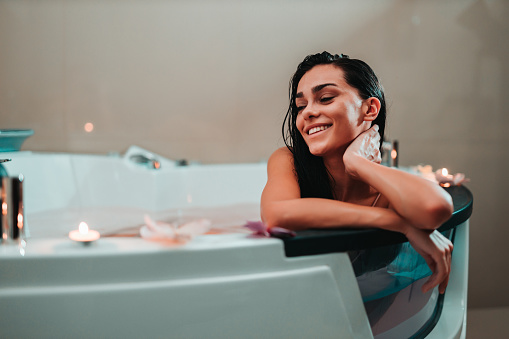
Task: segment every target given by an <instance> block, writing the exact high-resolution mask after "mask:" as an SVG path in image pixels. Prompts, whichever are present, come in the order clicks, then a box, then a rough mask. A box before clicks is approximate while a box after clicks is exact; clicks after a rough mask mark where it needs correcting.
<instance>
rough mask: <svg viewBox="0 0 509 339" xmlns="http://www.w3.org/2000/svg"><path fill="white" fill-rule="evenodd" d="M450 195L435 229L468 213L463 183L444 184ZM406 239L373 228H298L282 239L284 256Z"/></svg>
mask: <svg viewBox="0 0 509 339" xmlns="http://www.w3.org/2000/svg"><path fill="white" fill-rule="evenodd" d="M444 189H445V190H446V191H447V192H448V193H449V194H450V195H451V197H452V200H453V205H454V212H453V214H452V216H451V218H450V219H449V220H448V221H446V222H445V223H444V224H443V225H442V226H440V228H439V229H438V230H439V231H441V232H442V231H446V230H449V229H451V228H454V227H456V226H458V225H461V224H462V223H464V222H465V221H467V220H468V218H470V215H471V214H472V206H473V200H474V199H473V196H472V193H471V192H470V190H469V189H468V188H466V187H465V186H452V187H444ZM406 241H407V238H406V237H405V236H404V235H403V234H401V233H397V232H392V231H386V230H381V229H374V228H363V229H352V228H341V229H339V228H338V229H326V230H325V229H310V230H304V231H298V232H297V236H295V237H293V238H287V239H285V240H284V247H285V253H286V256H287V257H297V256H304V255H313V254H326V253H333V252H345V251H351V250H358V249H368V248H374V247H379V246H385V245H394V244H398V243H403V242H406Z"/></svg>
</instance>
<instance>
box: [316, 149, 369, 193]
mask: <svg viewBox="0 0 509 339" xmlns="http://www.w3.org/2000/svg"><path fill="white" fill-rule="evenodd" d="M336 154H337V155H334V156H329V157H324V158H323V161H324V164H325V167H326V168H327V170H328V171H329V175H330V176H331V177H332V180H333V182H332V192H333V194H334V198H335V199H337V200H339V201H345V202H358V201H359V200H362V199H365V198H366V197H368V196H369V195H370V193H371V187H370V186H369V185H368V184H366V183H365V182H363V181H360V180H358V179H356V178H354V177H352V176H351V175H349V174H347V173H346V170H345V163H344V162H343V154H344V151H342V152H337V153H336Z"/></svg>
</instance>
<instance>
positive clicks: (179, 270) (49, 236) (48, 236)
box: [0, 147, 468, 338]
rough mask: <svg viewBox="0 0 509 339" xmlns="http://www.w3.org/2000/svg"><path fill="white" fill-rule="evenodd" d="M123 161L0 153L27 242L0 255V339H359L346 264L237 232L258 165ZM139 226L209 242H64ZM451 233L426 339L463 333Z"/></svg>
mask: <svg viewBox="0 0 509 339" xmlns="http://www.w3.org/2000/svg"><path fill="white" fill-rule="evenodd" d="M134 152H146V151H144V150H141V149H138V148H136V147H134V148H132V149H130V151H128V153H127V154H126V155H125V156H118V155H117V156H103V155H76V154H52V153H35V152H34V153H32V152H13V153H0V154H1V157H2V158H12V162H10V163H8V164H6V166H5V167H6V169H7V170H8V172H9V174H10V175H17V174H18V173H23V175H24V177H25V180H24V203H25V221H26V226H27V227H28V230H29V232H30V237H29V238H28V239H27V241H26V242H27V244H26V247H25V248H24V249H23V251H22V252H20V248H19V246H18V245H16V244H14V245H2V246H0V337H1V338H163V337H164V338H338V337H341V338H372V337H373V335H372V332H371V329H370V325H369V322H368V319H367V317H366V312H365V310H364V307H363V302H362V297H361V294H360V292H359V289H358V287H357V281H356V278H355V275H354V272H353V269H352V266H351V263H350V259H349V257H348V254H347V253H345V252H342V253H330V254H321V255H308V256H299V257H292V258H289V257H286V256H285V251H284V246H283V242H282V241H281V240H279V239H266V238H253V237H251V236H250V235H249V234H248V233H247V232H246V231H245V230H244V229H243V228H242V227H241V226H242V224H243V223H244V222H245V221H246V220H253V219H259V209H258V204H259V197H260V194H261V191H262V189H263V186H264V184H265V180H266V174H265V173H266V172H265V171H266V164H264V163H259V164H237V165H234V164H232V165H190V166H185V167H179V166H176V165H175V163H174V162H172V161H170V160H167V159H163V158H159V160H160V161H161V168H160V169H158V170H154V169H149V168H147V167H144V166H141V165H139V164H136V163H133V162H132V161H130V160H129V155H131V154H132V153H134ZM144 214H149V215H150V216H151V217H152V218H153V219H156V220H172V219H176V218H180V219H181V220H189V219H193V218H198V217H206V218H209V219H210V220H211V221H212V225H213V228H214V231H215V233H216V234H207V235H203V236H199V237H197V238H195V239H193V240H192V241H191V242H189V243H187V244H185V245H182V246H174V245H169V244H167V243H162V242H154V241H148V240H144V239H142V238H140V237H133V236H131V237H102V238H101V239H99V240H98V241H97V242H95V243H93V244H92V245H91V246H83V245H81V244H78V243H75V242H73V241H71V240H70V239H68V237H67V234H68V232H69V231H71V230H73V229H76V228H77V226H78V223H79V222H80V221H86V222H87V223H88V224H89V226H90V227H91V228H92V229H96V230H99V231H100V232H101V233H102V234H103V235H108V234H111V233H118V232H119V231H125V233H127V234H131V235H132V234H134V233H136V231H137V229H138V228H139V225H141V224H142V223H143V216H144ZM457 233H458V234H457V236H456V239H460V240H461V241H462V242H463V243H464V245H465V244H466V246H464V245H463V248H462V247H461V245H459V246H458V245H455V246H456V248H455V255H454V257H453V262H454V263H453V265H454V267H457V268H456V269H455V270H454V271H453V273H452V275H451V279H450V283H449V286H450V287H449V289H448V293H447V294H446V298H445V302H444V311H443V314H446V315H447V316H442V317H440V320H439V322H438V324H437V326H435V328H434V330H433V332H431V333H430V334H429V336H428V337H430V338H432V337H436V338H455V337H460V336H461V335H463V336H464V333H465V331H464V320H465V319H464V318H465V314H466V280H465V279H466V272H467V271H466V270H467V263H468V241H467V239H468V221H467V225H466V226H465V227H462V228H461V232H457ZM460 252H461V253H460ZM457 253H459V255H456V254H457ZM449 290H453V292H451V293H449ZM454 291H455V292H454ZM449 296H450V297H449ZM448 298H449V299H448ZM453 298H454V299H453ZM458 301H460V303H459V304H458ZM448 307H449V308H448Z"/></svg>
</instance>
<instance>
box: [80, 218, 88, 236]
mask: <svg viewBox="0 0 509 339" xmlns="http://www.w3.org/2000/svg"><path fill="white" fill-rule="evenodd" d="M78 229H79V231H80V234H87V233H88V225H87V223H86V222H84V221H82V222H80V225H79V227H78Z"/></svg>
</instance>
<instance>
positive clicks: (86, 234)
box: [69, 222, 101, 244]
mask: <svg viewBox="0 0 509 339" xmlns="http://www.w3.org/2000/svg"><path fill="white" fill-rule="evenodd" d="M100 237H101V235H100V234H99V232H97V231H94V230H91V229H89V228H88V225H87V223H86V222H80V225H79V227H78V229H77V230H74V231H71V232H69V238H70V239H71V240H74V241H76V242H80V243H83V244H88V243H91V242H92V241H96V240H97V239H99V238H100Z"/></svg>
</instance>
